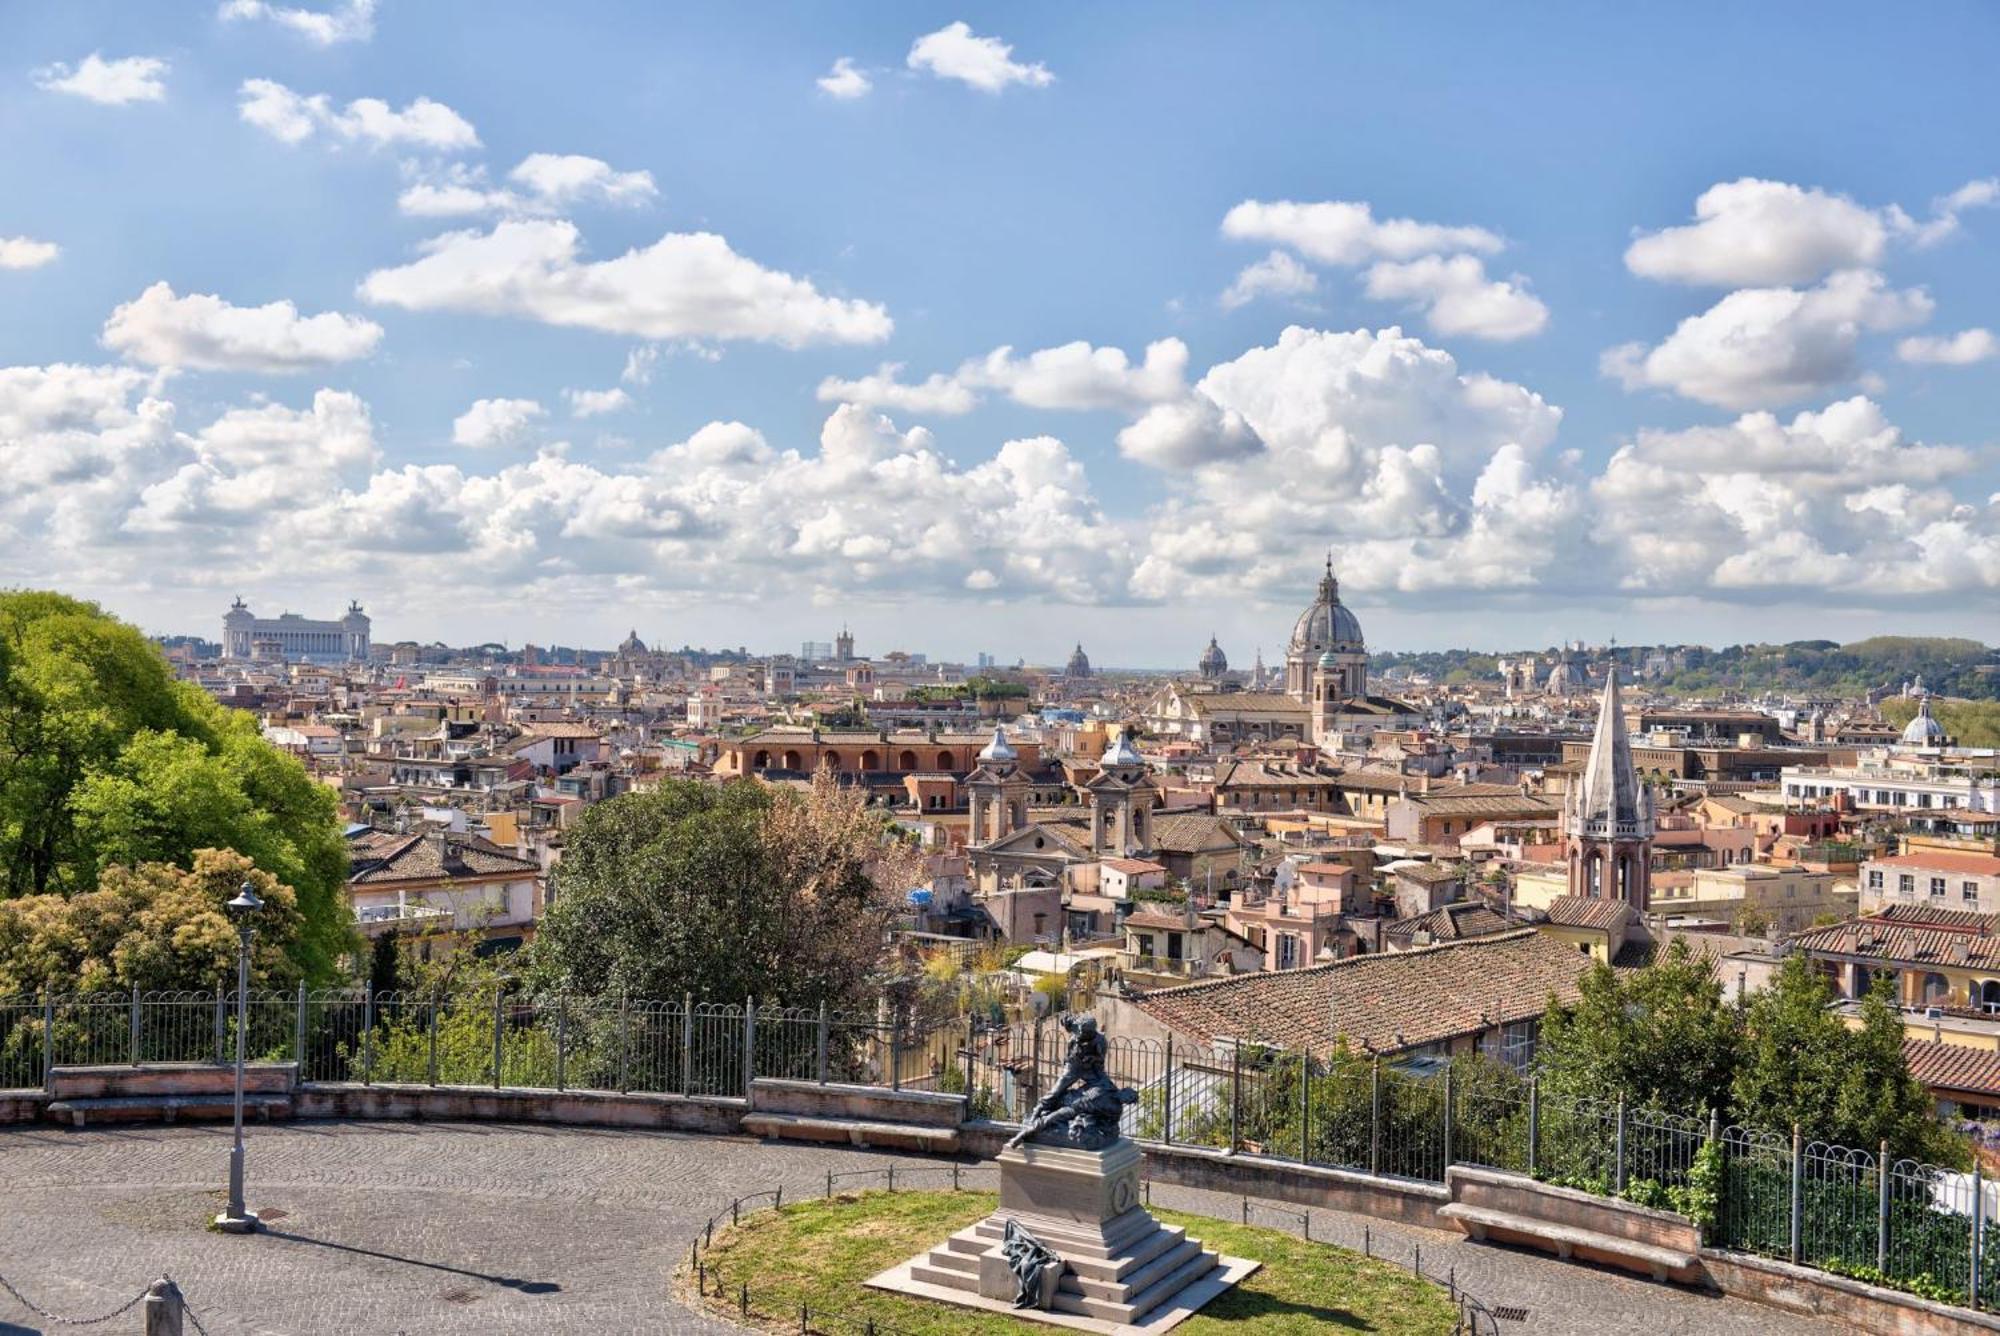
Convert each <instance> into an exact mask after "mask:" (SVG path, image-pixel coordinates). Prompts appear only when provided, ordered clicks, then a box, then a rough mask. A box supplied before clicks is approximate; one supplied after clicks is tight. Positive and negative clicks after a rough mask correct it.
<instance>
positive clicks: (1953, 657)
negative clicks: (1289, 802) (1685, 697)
mask: <svg viewBox="0 0 2000 1336" xmlns="http://www.w3.org/2000/svg"><path fill="white" fill-rule="evenodd" d="M1661 648H1664V649H1667V650H1670V651H1672V652H1673V653H1675V654H1676V655H1677V656H1678V657H1679V658H1680V659H1681V660H1683V661H1684V662H1685V664H1686V666H1685V667H1684V668H1682V669H1680V670H1679V671H1677V672H1675V673H1672V674H1670V675H1668V676H1667V677H1665V678H1662V679H1660V680H1658V681H1657V682H1655V683H1653V685H1657V686H1660V687H1664V688H1665V689H1667V690H1669V691H1679V692H1686V693H1689V694H1692V695H1710V694H1718V693H1723V692H1757V691H1791V692H1798V693H1804V694H1814V693H1817V694H1825V695H1839V696H1859V695H1861V694H1862V693H1863V692H1865V691H1867V690H1869V689H1870V688H1873V687H1889V688H1891V689H1900V688H1901V687H1902V684H1903V683H1905V682H1908V681H1911V680H1913V679H1915V678H1917V677H1922V678H1923V679H1924V685H1925V686H1926V687H1928V688H1929V689H1930V690H1931V691H1933V692H1935V693H1937V694H1938V695H1941V696H1956V697H1961V698H1964V699H1967V700H2000V651H1996V650H1994V649H1992V648H1990V647H1988V646H1987V645H1984V644H1982V643H1980V642H1979V641H1977V640H1968V639H1964V638H1961V637H1953V636H1871V637H1869V638H1868V639H1866V640H1857V641H1855V642H1854V643H1853V644H1850V645H1841V644H1837V643H1835V642H1834V641H1831V640H1794V641H1792V642H1790V643H1788V644H1782V645H1771V644H1757V645H1730V646H1727V647H1725V648H1722V649H1709V648H1707V647H1705V646H1699V645H1693V646H1664V647H1661ZM1548 652H1549V651H1547V650H1522V651H1519V653H1521V654H1543V655H1546V654H1547V653H1548ZM1651 653H1652V647H1620V649H1619V657H1620V658H1621V659H1623V660H1624V661H1625V662H1626V663H1638V662H1641V661H1643V660H1644V659H1645V658H1646V657H1647V656H1648V655H1649V654H1651ZM1501 657H1508V656H1507V655H1504V654H1501V655H1496V654H1494V653H1492V652H1489V651H1484V650H1441V651H1429V652H1424V653H1411V654H1399V653H1395V652H1393V651H1383V652H1378V653H1376V654H1374V655H1371V656H1370V666H1371V667H1372V668H1373V669H1374V670H1376V671H1378V672H1387V671H1390V670H1392V669H1398V670H1401V671H1404V672H1410V673H1418V674H1421V675H1423V676H1425V677H1428V678H1430V679H1431V680H1433V681H1441V682H1454V681H1467V680H1478V679H1491V678H1492V677H1493V676H1494V675H1495V674H1496V673H1497V672H1498V668H1497V666H1496V665H1497V660H1498V659H1499V658H1501Z"/></svg>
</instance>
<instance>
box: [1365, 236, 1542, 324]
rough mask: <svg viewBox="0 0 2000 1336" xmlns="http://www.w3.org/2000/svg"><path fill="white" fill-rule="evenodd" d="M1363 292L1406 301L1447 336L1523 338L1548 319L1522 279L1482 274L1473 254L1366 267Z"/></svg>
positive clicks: (1383, 298) (1482, 270) (1387, 298)
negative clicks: (1365, 281)
mask: <svg viewBox="0 0 2000 1336" xmlns="http://www.w3.org/2000/svg"><path fill="white" fill-rule="evenodd" d="M1367 291H1368V295H1369V296H1370V297H1373V298H1374V299H1376V300H1377V301H1401V302H1406V303H1408V304H1409V305H1410V306H1412V307H1414V308H1415V309H1417V310H1420V311H1422V312H1423V313H1424V320H1425V323H1426V324H1428V325H1429V326H1430V327H1431V329H1432V330H1434V331H1435V332H1437V333H1439V334H1444V335H1447V336H1449V335H1455V334H1465V335H1469V336H1471V337H1473V338H1478V339H1494V340H1500V341H1507V340H1513V339H1525V338H1529V337H1531V336H1533V335H1536V334H1539V333H1541V332H1542V330H1543V329H1544V328H1546V327H1547V325H1548V323H1549V308H1548V307H1546V306H1544V305H1543V304H1542V302H1541V299H1540V298H1538V297H1536V296H1535V295H1534V293H1532V292H1530V291H1529V290H1528V281H1527V280H1526V279H1525V278H1522V277H1521V276H1520V275H1519V274H1516V275H1514V276H1513V277H1512V278H1508V279H1504V280H1503V279H1491V278H1488V277H1487V276H1486V266H1485V264H1484V263H1483V262H1481V260H1480V259H1479V257H1478V256H1476V255H1454V256H1451V257H1450V258H1449V259H1447V258H1444V257H1442V256H1437V255H1426V256H1423V257H1422V258H1420V259H1415V260H1406V261H1394V260H1384V261H1382V262H1380V263H1378V264H1375V265H1373V266H1371V267H1370V268H1369V270H1368V275H1367Z"/></svg>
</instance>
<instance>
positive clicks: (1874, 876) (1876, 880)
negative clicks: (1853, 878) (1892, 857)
mask: <svg viewBox="0 0 2000 1336" xmlns="http://www.w3.org/2000/svg"><path fill="white" fill-rule="evenodd" d="M1868 889H1869V890H1871V891H1879V890H1881V889H1882V869H1881V868H1870V869H1868Z"/></svg>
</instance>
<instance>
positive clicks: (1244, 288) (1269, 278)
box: [1220, 250, 1319, 311]
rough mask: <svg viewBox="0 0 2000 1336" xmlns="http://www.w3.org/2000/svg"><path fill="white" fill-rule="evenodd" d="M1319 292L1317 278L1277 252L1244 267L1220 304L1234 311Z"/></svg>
mask: <svg viewBox="0 0 2000 1336" xmlns="http://www.w3.org/2000/svg"><path fill="white" fill-rule="evenodd" d="M1318 290H1319V275H1318V274H1315V273H1314V272H1313V271H1312V270H1310V269H1308V268H1306V267H1305V266H1304V265H1302V264H1300V263H1299V261H1298V258H1297V257H1296V256H1294V255H1292V254H1290V253H1289V252H1286V251H1281V250H1274V251H1272V252H1271V253H1270V254H1269V255H1266V256H1265V257H1264V258H1263V259H1261V260H1254V261H1252V262H1251V263H1249V264H1247V265H1245V266H1244V267H1243V271H1242V272H1241V273H1239V274H1237V275H1236V278H1235V281H1234V282H1232V283H1231V284H1230V285H1229V286H1228V287H1227V288H1225V289H1224V290H1223V293H1222V297H1221V298H1220V300H1221V302H1222V308H1223V309H1224V310H1225V311H1233V310H1235V309H1236V308H1237V307H1239V306H1248V305H1249V304H1250V303H1251V302H1253V301H1256V300H1257V299H1258V298H1259V297H1304V296H1306V295H1307V294H1309V293H1312V292H1316V291H1318Z"/></svg>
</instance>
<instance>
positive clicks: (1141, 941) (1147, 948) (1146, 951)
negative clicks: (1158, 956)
mask: <svg viewBox="0 0 2000 1336" xmlns="http://www.w3.org/2000/svg"><path fill="white" fill-rule="evenodd" d="M1132 940H1133V942H1134V943H1136V944H1137V945H1138V948H1139V954H1140V955H1142V956H1150V955H1152V954H1153V934H1152V933H1150V932H1142V933H1139V934H1137V935H1136V936H1134V937H1133V938H1132Z"/></svg>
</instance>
